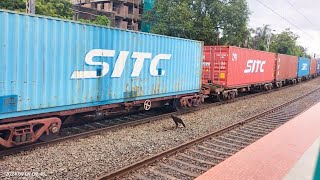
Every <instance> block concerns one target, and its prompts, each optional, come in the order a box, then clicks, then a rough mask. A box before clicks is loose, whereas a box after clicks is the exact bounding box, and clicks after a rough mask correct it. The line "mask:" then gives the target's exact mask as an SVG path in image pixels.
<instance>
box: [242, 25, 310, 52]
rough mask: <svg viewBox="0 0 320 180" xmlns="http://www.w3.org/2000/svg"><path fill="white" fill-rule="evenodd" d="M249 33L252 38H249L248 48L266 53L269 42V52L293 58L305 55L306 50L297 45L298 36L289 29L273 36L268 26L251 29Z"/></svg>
mask: <svg viewBox="0 0 320 180" xmlns="http://www.w3.org/2000/svg"><path fill="white" fill-rule="evenodd" d="M250 32H251V33H252V34H253V36H251V37H250V38H249V43H248V47H249V48H252V49H257V50H262V51H267V50H268V45H267V44H268V40H269V46H270V48H269V51H270V52H275V53H281V54H288V55H294V56H305V55H306V53H307V49H306V48H304V47H302V46H299V45H298V44H297V40H298V39H299V36H298V35H296V34H294V33H293V32H292V31H291V30H290V29H286V30H284V31H283V32H281V33H280V34H275V33H273V31H271V29H270V27H269V26H268V25H265V26H263V27H259V28H257V29H255V30H254V29H251V30H250ZM308 57H309V56H308Z"/></svg>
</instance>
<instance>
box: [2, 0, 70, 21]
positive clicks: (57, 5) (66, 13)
mask: <svg viewBox="0 0 320 180" xmlns="http://www.w3.org/2000/svg"><path fill="white" fill-rule="evenodd" d="M71 7H72V4H71V3H70V1H68V0H36V14H39V15H44V16H51V17H58V18H64V19H71V18H72V15H73V12H72V9H71ZM0 8H1V9H8V10H12V11H19V12H25V9H26V0H1V1H0Z"/></svg>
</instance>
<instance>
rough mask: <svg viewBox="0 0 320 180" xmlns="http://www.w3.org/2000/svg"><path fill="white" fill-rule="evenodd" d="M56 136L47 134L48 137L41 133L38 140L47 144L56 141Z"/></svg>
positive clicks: (56, 134)
mask: <svg viewBox="0 0 320 180" xmlns="http://www.w3.org/2000/svg"><path fill="white" fill-rule="evenodd" d="M57 136H58V133H55V134H53V133H49V134H48V135H47V134H46V133H43V134H42V135H41V136H40V137H39V140H40V141H43V142H48V141H52V140H54V139H56V138H57Z"/></svg>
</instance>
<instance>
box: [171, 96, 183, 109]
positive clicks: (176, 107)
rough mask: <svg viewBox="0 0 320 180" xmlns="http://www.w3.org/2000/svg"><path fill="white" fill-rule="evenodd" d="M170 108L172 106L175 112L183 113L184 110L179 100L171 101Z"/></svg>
mask: <svg viewBox="0 0 320 180" xmlns="http://www.w3.org/2000/svg"><path fill="white" fill-rule="evenodd" d="M172 106H173V109H174V110H175V111H183V110H185V109H186V108H184V107H182V105H181V102H180V99H179V98H178V99H174V100H173V103H172Z"/></svg>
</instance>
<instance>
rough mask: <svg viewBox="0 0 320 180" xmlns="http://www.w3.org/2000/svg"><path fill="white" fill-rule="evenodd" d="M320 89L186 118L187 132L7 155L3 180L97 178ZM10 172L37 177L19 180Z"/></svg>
mask: <svg viewBox="0 0 320 180" xmlns="http://www.w3.org/2000/svg"><path fill="white" fill-rule="evenodd" d="M319 85H320V78H317V79H315V80H312V81H309V82H306V83H302V84H299V85H296V86H294V87H290V88H286V89H283V90H279V91H276V92H273V93H269V94H264V95H260V96H256V97H253V98H249V99H245V100H241V101H237V102H234V103H230V104H225V105H221V106H216V107H212V108H208V109H204V110H200V111H197V112H194V113H190V114H186V115H182V116H180V117H181V118H182V119H183V121H184V122H185V124H186V125H187V127H186V128H178V129H177V130H174V129H173V128H174V127H175V125H174V123H173V121H172V120H171V119H163V120H159V121H156V122H152V123H148V124H143V125H139V126H135V127H129V128H124V129H119V130H114V131H111V132H105V133H102V134H101V135H96V136H91V137H88V138H85V139H78V140H74V141H71V140H69V141H66V142H62V143H59V144H56V145H53V146H44V147H40V148H37V149H35V150H32V151H29V152H23V153H20V154H16V155H12V156H7V157H4V158H2V160H1V161H0V172H1V174H0V177H1V179H3V178H7V179H12V178H16V179H21V177H25V178H26V179H30V178H35V179H44V178H45V179H93V178H95V177H98V176H100V175H102V174H103V173H106V172H111V171H113V170H116V169H119V168H121V167H124V166H127V165H130V164H132V163H135V162H137V161H139V160H142V159H143V158H146V157H148V156H150V155H153V154H157V153H159V152H162V151H164V150H168V149H170V148H173V147H175V146H177V145H179V144H181V143H184V142H186V141H189V140H191V139H195V138H196V137H199V136H201V135H204V134H207V133H208V132H212V131H215V130H218V129H221V128H223V127H226V126H228V125H231V124H233V123H236V122H239V121H241V120H243V119H245V118H248V117H250V116H253V115H255V114H258V113H259V112H261V111H265V110H267V109H269V108H271V107H274V106H277V105H280V104H282V103H285V102H287V101H290V100H291V99H294V98H296V97H298V96H299V95H301V94H304V93H307V92H309V91H311V90H313V89H316V88H318V87H319ZM8 172H10V173H15V172H31V173H32V172H33V174H31V175H30V174H27V175H26V176H24V175H21V174H20V176H17V175H16V174H10V173H8ZM10 175H12V176H10Z"/></svg>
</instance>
